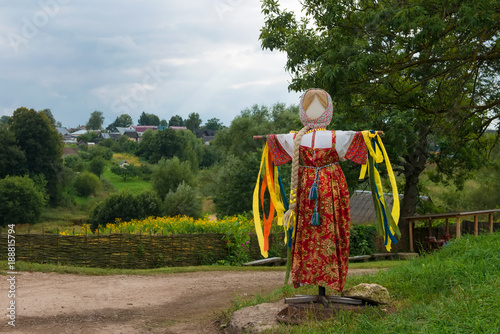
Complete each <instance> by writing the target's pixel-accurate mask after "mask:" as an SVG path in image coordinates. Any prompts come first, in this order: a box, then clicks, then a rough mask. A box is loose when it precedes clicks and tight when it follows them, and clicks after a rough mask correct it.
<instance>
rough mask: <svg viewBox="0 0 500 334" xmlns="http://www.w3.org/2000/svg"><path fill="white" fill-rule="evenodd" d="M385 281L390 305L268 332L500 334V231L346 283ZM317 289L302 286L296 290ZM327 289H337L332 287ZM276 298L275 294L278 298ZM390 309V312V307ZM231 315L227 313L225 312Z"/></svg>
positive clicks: (281, 293) (283, 290)
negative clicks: (391, 301)
mask: <svg viewBox="0 0 500 334" xmlns="http://www.w3.org/2000/svg"><path fill="white" fill-rule="evenodd" d="M362 282H364V283H377V284H380V285H382V286H385V287H386V288H387V289H388V290H389V292H390V294H391V297H392V298H393V304H392V305H390V306H389V307H369V308H367V309H366V310H365V311H363V312H362V313H360V314H355V313H352V312H347V311H345V312H340V313H339V315H338V316H337V317H336V318H334V319H331V320H329V321H314V322H308V323H305V324H303V325H300V326H287V325H280V326H279V327H278V328H275V329H273V330H272V331H269V333H308V334H309V333H387V332H391V333H499V332H500V317H498V315H497V310H498V309H499V308H500V233H495V234H492V235H490V234H488V235H481V236H479V237H474V236H467V237H464V238H462V239H460V240H456V241H453V242H452V243H451V244H450V245H449V246H447V247H445V248H443V249H442V250H441V251H439V252H436V253H433V254H431V255H427V256H423V257H421V258H419V259H415V260H410V261H407V262H405V261H400V264H399V265H397V266H395V267H393V268H391V269H390V270H387V271H379V272H378V273H377V274H374V275H365V276H350V277H348V279H347V282H346V288H347V287H350V286H354V285H357V284H359V283H362ZM311 293H313V294H315V293H317V292H316V287H302V288H300V289H297V290H294V291H293V294H311ZM327 293H329V294H333V292H331V291H328V290H327ZM289 294H290V291H289V289H287V288H281V289H278V290H276V291H274V293H273V294H272V295H269V296H264V297H262V296H258V297H256V298H254V299H252V300H249V301H245V302H244V303H242V302H241V301H240V300H235V301H234V305H235V306H234V307H233V308H232V309H231V310H234V309H237V308H238V307H239V306H247V305H255V303H256V301H257V304H258V301H259V300H264V301H273V300H278V299H280V298H283V297H284V296H287V295H289ZM273 298H274V299H273ZM386 309H388V310H391V312H386V311H385V310H386ZM224 317H225V318H227V314H226V315H224Z"/></svg>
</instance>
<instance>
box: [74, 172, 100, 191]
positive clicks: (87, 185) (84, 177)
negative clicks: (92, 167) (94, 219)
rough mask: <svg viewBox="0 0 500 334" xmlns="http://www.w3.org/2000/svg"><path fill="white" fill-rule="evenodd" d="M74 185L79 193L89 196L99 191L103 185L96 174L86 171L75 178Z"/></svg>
mask: <svg viewBox="0 0 500 334" xmlns="http://www.w3.org/2000/svg"><path fill="white" fill-rule="evenodd" d="M74 187H75V190H76V193H77V194H78V195H80V196H83V197H89V196H90V195H95V194H96V193H97V191H98V190H99V188H100V187H101V181H100V180H99V178H98V177H97V176H96V175H95V174H92V173H89V172H85V173H82V174H80V175H78V176H77V177H76V178H75V182H74Z"/></svg>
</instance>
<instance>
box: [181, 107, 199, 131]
mask: <svg viewBox="0 0 500 334" xmlns="http://www.w3.org/2000/svg"><path fill="white" fill-rule="evenodd" d="M200 125H201V119H200V115H199V114H198V113H197V112H192V113H190V114H189V115H188V118H187V119H186V120H185V121H184V126H185V127H186V128H188V130H191V132H193V133H196V130H198V129H199V128H200Z"/></svg>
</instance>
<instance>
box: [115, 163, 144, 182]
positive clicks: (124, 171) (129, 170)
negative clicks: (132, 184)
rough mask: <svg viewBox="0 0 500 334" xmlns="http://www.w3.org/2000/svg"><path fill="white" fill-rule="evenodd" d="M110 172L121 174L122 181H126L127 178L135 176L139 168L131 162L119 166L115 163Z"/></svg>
mask: <svg viewBox="0 0 500 334" xmlns="http://www.w3.org/2000/svg"><path fill="white" fill-rule="evenodd" d="M111 172H112V173H113V174H116V175H119V176H121V177H122V179H123V182H127V178H132V177H135V176H137V174H138V173H139V170H138V168H137V167H136V166H134V165H133V164H128V165H125V164H124V165H121V166H117V165H114V166H112V167H111Z"/></svg>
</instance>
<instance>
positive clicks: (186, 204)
mask: <svg viewBox="0 0 500 334" xmlns="http://www.w3.org/2000/svg"><path fill="white" fill-rule="evenodd" d="M202 206H203V203H202V199H201V197H200V195H199V194H198V193H197V191H196V189H194V188H193V187H191V186H190V185H188V184H186V183H184V182H183V183H181V184H180V185H179V186H178V187H177V190H176V191H175V192H174V191H173V190H170V192H169V193H168V194H167V196H165V202H164V205H163V207H164V213H165V214H166V215H167V216H177V215H184V216H189V217H193V218H199V217H200V216H201V211H202Z"/></svg>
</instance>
